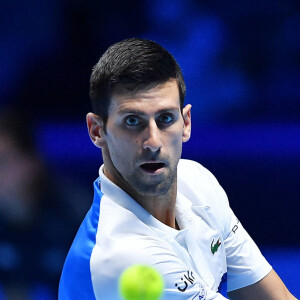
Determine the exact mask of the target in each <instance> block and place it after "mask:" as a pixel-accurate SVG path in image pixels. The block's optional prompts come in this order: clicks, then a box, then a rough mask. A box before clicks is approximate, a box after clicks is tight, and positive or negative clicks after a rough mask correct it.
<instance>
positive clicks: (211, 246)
mask: <svg viewBox="0 0 300 300" xmlns="http://www.w3.org/2000/svg"><path fill="white" fill-rule="evenodd" d="M214 241H215V239H213V240H212V242H211V245H210V249H211V253H212V254H215V253H216V252H217V251H218V249H219V247H220V245H221V242H220V238H219V239H218V240H217V242H216V243H215V244H214Z"/></svg>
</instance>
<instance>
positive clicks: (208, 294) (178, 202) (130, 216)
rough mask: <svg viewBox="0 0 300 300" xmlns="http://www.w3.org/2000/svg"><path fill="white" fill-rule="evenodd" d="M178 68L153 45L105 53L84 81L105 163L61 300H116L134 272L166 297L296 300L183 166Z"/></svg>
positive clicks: (202, 182) (212, 189)
mask: <svg viewBox="0 0 300 300" xmlns="http://www.w3.org/2000/svg"><path fill="white" fill-rule="evenodd" d="M184 96H185V84H184V80H183V77H182V73H181V70H180V68H179V66H178V64H177V63H176V61H175V60H174V58H173V57H172V55H171V54H170V53H168V52H167V51H166V50H165V49H164V48H162V47H161V46H160V45H158V44H156V43H154V42H152V41H149V40H143V39H128V40H124V41H121V42H119V43H117V44H115V45H113V46H111V47H110V48H109V49H108V50H107V51H106V52H105V53H104V54H103V56H102V57H101V58H100V60H99V62H98V64H97V65H96V66H95V68H94V70H93V73H92V76H91V89H90V97H91V100H92V105H93V110H94V113H88V114H87V126H88V131H89V135H90V138H91V140H92V142H93V143H94V144H95V145H96V146H97V147H99V148H101V150H102V157H103V162H104V164H103V165H102V166H101V168H100V171H99V175H100V176H99V178H98V179H97V180H96V181H95V183H94V189H95V196H94V202H93V205H92V207H91V209H90V211H89V212H88V214H87V216H86V218H85V220H84V221H83V223H82V225H81V227H80V229H79V231H78V234H77V236H76V238H75V240H74V243H73V245H72V247H71V250H70V252H69V255H68V257H67V259H66V262H65V266H64V270H63V273H62V278H61V282H60V291H59V297H60V299H72V300H73V299H110V300H114V299H120V296H119V292H118V279H119V276H120V274H121V273H122V272H123V271H124V270H125V269H126V268H127V267H129V266H131V265H133V264H148V265H152V266H154V267H155V268H156V269H157V270H158V271H159V272H160V273H161V274H162V276H163V278H164V281H165V291H164V296H163V299H172V300H175V299H226V298H225V297H224V296H222V295H221V294H220V293H219V290H220V285H221V283H222V281H223V280H224V278H225V277H226V274H227V278H228V291H229V298H230V299H251V300H253V299H256V300H260V299H261V300H262V299H263V300H266V299H280V300H282V299H295V298H294V297H293V296H292V295H291V294H290V293H289V292H288V290H287V288H286V287H285V285H284V284H283V283H282V281H281V280H280V279H279V277H278V276H277V275H276V273H275V271H274V270H272V268H271V266H270V265H269V264H268V263H267V261H266V260H265V259H264V257H263V256H262V255H261V253H260V251H259V249H258V248H257V246H256V245H255V243H254V242H253V241H252V239H251V238H250V237H249V235H248V234H247V233H246V231H245V230H244V229H243V227H242V225H241V223H240V222H239V221H238V220H237V218H236V217H235V216H234V214H233V212H232V211H231V209H230V207H229V204H228V200H227V197H226V194H225V192H224V191H223V190H222V188H221V187H220V185H219V184H218V182H217V180H216V179H215V178H214V176H213V175H212V174H211V173H210V172H209V171H207V170H206V169H205V168H204V167H202V166H201V165H199V164H198V163H196V162H193V161H188V160H180V156H181V149H182V142H186V141H188V140H189V138H190V135H191V105H186V106H184V105H183V102H184Z"/></svg>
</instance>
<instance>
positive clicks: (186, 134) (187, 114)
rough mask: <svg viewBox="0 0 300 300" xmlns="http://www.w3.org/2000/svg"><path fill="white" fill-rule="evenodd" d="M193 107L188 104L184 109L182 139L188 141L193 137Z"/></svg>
mask: <svg viewBox="0 0 300 300" xmlns="http://www.w3.org/2000/svg"><path fill="white" fill-rule="evenodd" d="M191 108H192V105H190V104H187V105H186V106H185V107H184V109H183V110H182V116H183V122H184V125H183V132H182V141H183V142H187V141H188V140H189V139H190V137H191V130H192V123H191V121H192V120H191Z"/></svg>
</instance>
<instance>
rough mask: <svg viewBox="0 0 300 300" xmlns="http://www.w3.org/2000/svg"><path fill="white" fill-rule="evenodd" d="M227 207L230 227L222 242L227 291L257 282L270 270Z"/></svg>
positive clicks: (269, 266)
mask: <svg viewBox="0 0 300 300" xmlns="http://www.w3.org/2000/svg"><path fill="white" fill-rule="evenodd" d="M228 209H229V218H230V228H229V231H228V235H227V237H226V238H225V239H224V243H225V251H226V261H227V280H228V281H227V290H228V292H229V291H232V290H236V289H239V288H242V287H245V286H248V285H251V284H254V283H256V282H258V281H259V280H261V279H262V278H264V277H265V276H266V275H267V274H268V273H269V272H270V271H271V270H272V267H271V265H270V264H269V263H268V262H267V260H266V259H265V258H264V256H263V255H262V254H261V252H260V250H259V249H258V247H257V245H256V244H255V242H254V241H253V240H252V238H251V237H250V236H249V234H248V233H247V231H246V230H245V229H244V228H243V226H242V224H241V222H240V221H239V220H238V219H237V218H236V216H235V215H234V213H233V212H232V210H231V208H230V207H228Z"/></svg>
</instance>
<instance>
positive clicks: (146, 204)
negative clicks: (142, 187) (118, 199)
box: [126, 180, 179, 229]
mask: <svg viewBox="0 0 300 300" xmlns="http://www.w3.org/2000/svg"><path fill="white" fill-rule="evenodd" d="M126 192H127V193H128V194H129V195H130V196H131V197H132V198H133V199H134V200H135V201H136V202H138V203H139V204H140V205H141V206H142V207H143V208H144V209H145V210H147V211H148V212H149V213H150V214H151V215H152V216H153V217H155V218H156V219H157V220H159V221H160V222H162V223H164V224H166V225H167V226H170V227H172V228H175V229H179V228H178V225H177V223H176V218H175V204H176V196H177V182H176V180H175V181H174V183H173V184H172V186H171V187H170V189H169V191H168V193H167V194H165V195H160V196H145V195H139V194H137V193H134V194H131V193H130V192H129V191H126Z"/></svg>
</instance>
